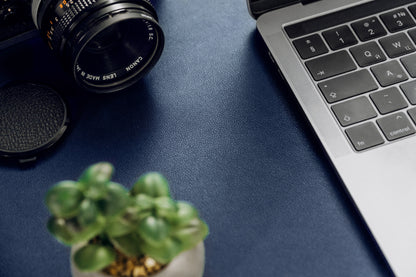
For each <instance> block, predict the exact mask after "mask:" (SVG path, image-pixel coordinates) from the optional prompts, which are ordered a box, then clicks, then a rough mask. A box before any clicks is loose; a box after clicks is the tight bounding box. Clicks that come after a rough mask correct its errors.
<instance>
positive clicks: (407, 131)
mask: <svg viewBox="0 0 416 277" xmlns="http://www.w3.org/2000/svg"><path fill="white" fill-rule="evenodd" d="M377 124H378V125H379V126H380V129H381V130H382V131H383V133H384V135H385V136H386V138H387V139H388V140H390V141H391V140H395V139H399V138H402V137H405V136H409V135H412V134H414V133H415V128H414V127H413V125H412V123H411V122H410V120H409V119H408V118H407V116H406V115H405V114H404V113H403V112H400V113H396V114H392V115H389V116H386V117H383V118H381V119H378V120H377Z"/></svg>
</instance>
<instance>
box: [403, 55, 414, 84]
mask: <svg viewBox="0 0 416 277" xmlns="http://www.w3.org/2000/svg"><path fill="white" fill-rule="evenodd" d="M401 61H402V63H403V65H404V67H405V68H406V70H407V72H409V74H410V76H412V77H413V78H415V77H416V54H412V55H409V56H407V57H404V58H402V59H401Z"/></svg>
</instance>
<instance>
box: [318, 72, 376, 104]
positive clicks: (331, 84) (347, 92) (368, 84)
mask: <svg viewBox="0 0 416 277" xmlns="http://www.w3.org/2000/svg"><path fill="white" fill-rule="evenodd" d="M318 86H319V88H320V90H321V91H322V94H323V95H324V96H325V99H326V101H328V103H335V102H338V101H341V100H343V99H347V98H350V97H353V96H356V95H359V94H362V93H366V92H369V91H373V90H376V89H378V85H377V83H376V82H375V80H374V78H373V76H371V74H370V72H369V71H368V70H360V71H355V72H352V73H349V74H346V75H343V76H340V77H337V78H334V79H331V80H328V81H325V82H322V83H319V84H318Z"/></svg>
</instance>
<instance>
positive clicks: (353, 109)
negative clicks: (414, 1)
mask: <svg viewBox="0 0 416 277" xmlns="http://www.w3.org/2000/svg"><path fill="white" fill-rule="evenodd" d="M332 110H333V111H334V113H335V116H336V117H337V119H338V121H339V123H340V124H341V125H342V126H343V127H345V126H349V125H352V124H355V123H357V122H361V121H364V120H367V119H370V118H373V117H376V116H377V112H376V111H375V110H374V108H373V106H372V105H371V103H370V101H369V100H368V98H367V97H364V96H361V97H359V98H355V99H352V100H349V101H346V102H343V103H340V104H336V105H334V106H332Z"/></svg>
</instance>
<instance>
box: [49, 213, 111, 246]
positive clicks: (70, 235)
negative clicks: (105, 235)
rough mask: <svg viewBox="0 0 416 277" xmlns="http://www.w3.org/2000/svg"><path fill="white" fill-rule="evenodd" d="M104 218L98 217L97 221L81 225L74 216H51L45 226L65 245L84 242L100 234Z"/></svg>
mask: <svg viewBox="0 0 416 277" xmlns="http://www.w3.org/2000/svg"><path fill="white" fill-rule="evenodd" d="M104 225H105V219H104V218H102V217H98V218H97V221H96V222H95V223H93V224H90V225H89V226H86V227H82V226H81V225H80V224H79V222H78V220H77V219H76V218H72V219H63V218H56V217H52V218H50V219H49V221H48V224H47V227H48V230H49V232H50V233H51V234H52V235H54V236H55V237H56V239H57V240H59V241H60V242H62V243H63V244H66V245H74V244H76V243H80V242H85V241H88V240H90V239H92V238H93V237H95V236H97V235H98V234H100V233H101V232H102V230H103V228H104Z"/></svg>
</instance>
